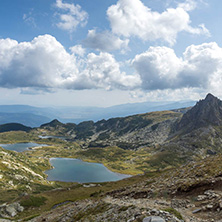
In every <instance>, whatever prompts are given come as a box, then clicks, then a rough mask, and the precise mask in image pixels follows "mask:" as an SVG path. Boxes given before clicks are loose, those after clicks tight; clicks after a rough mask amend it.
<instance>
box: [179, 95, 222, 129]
mask: <svg viewBox="0 0 222 222" xmlns="http://www.w3.org/2000/svg"><path fill="white" fill-rule="evenodd" d="M209 125H213V126H220V125H222V101H221V100H219V99H218V98H217V97H215V96H213V95H212V94H210V93H209V94H208V95H207V96H206V98H205V99H203V100H200V101H199V102H198V103H197V104H196V105H195V106H194V107H193V108H192V109H190V110H189V111H187V112H186V113H185V114H184V115H183V117H182V119H181V121H180V122H179V123H178V126H177V129H178V130H183V131H186V132H190V131H192V130H194V129H198V128H201V127H208V126H209Z"/></svg>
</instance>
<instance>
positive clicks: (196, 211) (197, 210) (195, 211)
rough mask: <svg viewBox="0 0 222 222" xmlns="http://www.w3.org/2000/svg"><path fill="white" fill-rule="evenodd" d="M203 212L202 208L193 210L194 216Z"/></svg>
mask: <svg viewBox="0 0 222 222" xmlns="http://www.w3.org/2000/svg"><path fill="white" fill-rule="evenodd" d="M201 210H202V209H201V208H198V209H196V210H193V211H192V213H193V214H196V213H199V212H200V211H201Z"/></svg>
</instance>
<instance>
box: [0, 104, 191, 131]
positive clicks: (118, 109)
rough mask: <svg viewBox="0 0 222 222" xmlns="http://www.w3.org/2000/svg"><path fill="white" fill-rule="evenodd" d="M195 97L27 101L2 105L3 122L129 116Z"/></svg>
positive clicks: (36, 123)
mask: <svg viewBox="0 0 222 222" xmlns="http://www.w3.org/2000/svg"><path fill="white" fill-rule="evenodd" d="M193 105H194V102H193V101H182V102H167V101H166V102H144V103H129V104H122V105H118V106H111V107H106V108H103V107H84V106H83V107H81V106H73V107H34V106H27V105H0V124H4V123H9V122H17V123H21V124H24V125H27V126H30V127H39V126H40V125H42V124H43V123H46V122H49V121H51V120H53V119H58V120H59V121H61V122H64V123H69V122H73V123H76V124H78V123H81V122H83V121H89V120H92V121H98V120H101V119H106V120H107V119H110V118H114V117H126V116H129V115H135V114H142V113H146V112H152V111H163V110H171V109H178V108H182V107H190V106H193Z"/></svg>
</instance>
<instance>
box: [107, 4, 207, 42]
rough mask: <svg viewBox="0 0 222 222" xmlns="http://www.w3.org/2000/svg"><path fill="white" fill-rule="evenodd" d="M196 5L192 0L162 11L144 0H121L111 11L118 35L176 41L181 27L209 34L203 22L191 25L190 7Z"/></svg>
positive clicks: (114, 31) (109, 13)
mask: <svg viewBox="0 0 222 222" xmlns="http://www.w3.org/2000/svg"><path fill="white" fill-rule="evenodd" d="M195 7H196V4H195V2H194V1H191V0H188V1H186V2H184V3H181V4H179V5H178V6H177V7H176V8H167V9H166V11H164V12H162V13H159V12H157V11H152V10H151V9H150V8H148V7H146V6H145V5H144V4H143V3H142V2H141V1H140V0H133V1H132V0H119V1H118V2H117V4H115V5H112V6H110V7H109V8H108V10H107V15H108V19H109V21H110V23H111V28H112V32H113V33H115V34H117V35H121V36H125V37H131V36H136V37H139V38H141V39H142V40H145V41H146V40H149V41H154V40H158V39H160V40H163V41H166V42H168V43H169V44H170V45H173V44H174V43H175V42H176V38H177V34H178V33H179V32H181V31H185V32H189V33H191V34H199V35H200V34H204V35H209V31H208V30H207V29H206V28H205V26H204V25H203V24H200V26H199V27H196V28H194V27H192V26H190V23H191V20H190V16H189V14H188V11H190V10H193V9H194V8H195Z"/></svg>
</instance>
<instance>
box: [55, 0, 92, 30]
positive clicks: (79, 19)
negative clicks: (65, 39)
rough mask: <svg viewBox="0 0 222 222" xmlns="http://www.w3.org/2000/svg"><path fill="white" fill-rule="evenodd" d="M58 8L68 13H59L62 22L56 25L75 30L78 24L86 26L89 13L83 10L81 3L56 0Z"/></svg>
mask: <svg viewBox="0 0 222 222" xmlns="http://www.w3.org/2000/svg"><path fill="white" fill-rule="evenodd" d="M55 6H56V7H57V8H58V9H60V10H61V11H64V12H66V13H58V15H59V18H60V22H58V23H57V24H56V25H57V27H58V28H60V29H63V30H66V31H69V32H73V31H75V30H76V28H77V26H79V25H80V26H82V27H84V26H85V25H86V24H87V20H88V13H87V12H86V11H84V10H82V8H81V6H80V5H78V4H77V5H75V4H69V3H63V1H62V0H56V5H55Z"/></svg>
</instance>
